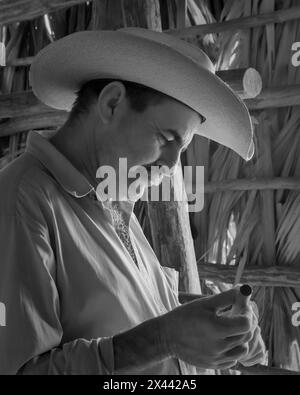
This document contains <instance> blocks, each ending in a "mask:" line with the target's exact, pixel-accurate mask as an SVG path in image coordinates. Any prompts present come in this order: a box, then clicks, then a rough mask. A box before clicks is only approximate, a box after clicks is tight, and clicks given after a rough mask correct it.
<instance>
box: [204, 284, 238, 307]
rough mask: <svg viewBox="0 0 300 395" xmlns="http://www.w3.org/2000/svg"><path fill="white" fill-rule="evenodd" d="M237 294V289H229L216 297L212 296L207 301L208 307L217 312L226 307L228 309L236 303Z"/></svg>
mask: <svg viewBox="0 0 300 395" xmlns="http://www.w3.org/2000/svg"><path fill="white" fill-rule="evenodd" d="M238 292H239V289H238V288H234V289H231V290H229V291H226V292H222V293H220V294H218V295H215V296H212V297H210V298H208V299H207V301H206V302H207V304H208V307H210V308H211V309H214V310H215V311H218V310H220V309H225V308H226V307H230V306H232V305H234V303H235V301H236V296H237V293H238Z"/></svg>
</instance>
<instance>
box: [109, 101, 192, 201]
mask: <svg viewBox="0 0 300 395" xmlns="http://www.w3.org/2000/svg"><path fill="white" fill-rule="evenodd" d="M126 101H127V103H123V109H121V111H120V112H119V117H118V118H117V119H116V120H115V121H114V122H112V125H113V127H111V129H110V131H109V133H107V134H106V135H107V138H106V139H105V140H106V141H105V145H106V147H107V149H108V152H109V153H110V163H113V167H114V168H115V170H116V173H117V174H118V168H119V158H126V159H127V167H128V170H129V169H130V168H132V167H141V166H142V167H144V168H146V169H147V171H148V179H147V177H146V179H145V178H143V179H142V180H143V181H144V182H143V186H142V188H141V189H145V188H146V187H148V186H150V185H152V184H156V185H157V184H159V183H160V182H161V181H162V178H163V176H159V175H158V174H157V172H156V175H155V176H154V177H152V179H151V166H166V167H167V168H168V169H169V171H170V173H171V174H172V173H174V172H175V170H176V167H177V165H178V163H179V159H180V155H181V153H182V152H183V151H184V150H185V149H186V148H187V146H188V145H189V144H190V142H191V140H192V138H193V136H194V133H195V132H196V131H197V129H199V127H200V117H199V115H198V114H197V113H196V112H195V111H193V110H192V109H190V108H188V107H187V106H185V105H184V104H181V103H179V102H177V101H176V100H173V99H171V98H170V99H169V98H167V99H166V100H164V101H162V102H161V103H160V104H156V105H149V106H148V107H147V109H146V110H145V111H144V112H143V113H137V112H136V111H134V110H132V109H131V107H130V105H129V102H128V100H127V99H126ZM120 114H121V115H120ZM170 173H169V174H168V172H166V173H165V175H170ZM152 175H153V172H152ZM133 181H134V179H132V178H128V179H127V185H128V187H129V186H130V184H131V183H132V182H133ZM142 193H143V191H142V190H140V194H139V196H137V198H138V197H140V196H141V194H142Z"/></svg>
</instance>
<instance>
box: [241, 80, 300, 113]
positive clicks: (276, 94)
mask: <svg viewBox="0 0 300 395" xmlns="http://www.w3.org/2000/svg"><path fill="white" fill-rule="evenodd" d="M245 103H246V105H247V107H248V108H249V110H251V111H255V110H263V109H266V108H281V107H290V106H300V85H292V86H283V87H276V88H268V89H264V90H263V91H262V93H261V94H260V95H259V96H257V97H256V98H255V99H248V100H246V101H245Z"/></svg>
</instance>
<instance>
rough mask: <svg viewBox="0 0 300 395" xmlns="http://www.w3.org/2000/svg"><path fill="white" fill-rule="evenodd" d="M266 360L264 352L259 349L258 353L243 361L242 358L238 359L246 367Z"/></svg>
mask: <svg viewBox="0 0 300 395" xmlns="http://www.w3.org/2000/svg"><path fill="white" fill-rule="evenodd" d="M265 360H266V353H265V352H263V351H260V352H259V353H258V354H256V355H255V356H253V357H251V358H249V359H247V360H245V361H243V359H242V360H241V361H240V363H241V364H242V365H244V366H246V367H249V366H253V365H257V364H258V363H260V364H264V362H265Z"/></svg>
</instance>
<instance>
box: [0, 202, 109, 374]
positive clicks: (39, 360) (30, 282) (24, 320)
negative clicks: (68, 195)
mask: <svg viewBox="0 0 300 395" xmlns="http://www.w3.org/2000/svg"><path fill="white" fill-rule="evenodd" d="M0 301H1V303H2V304H3V305H4V306H5V314H6V316H5V321H4V320H2V326H0V374H98V375H102V374H113V366H114V365H113V364H114V360H113V343H112V338H111V337H105V338H98V339H76V340H73V341H71V342H69V343H65V344H62V337H63V328H62V325H61V322H60V301H59V290H58V288H57V285H56V262H55V254H54V251H53V249H52V248H51V245H50V239H49V233H48V229H47V226H46V221H45V219H44V217H43V207H42V203H39V202H38V201H37V200H35V199H30V197H29V196H28V194H23V196H22V195H21V196H19V198H18V199H17V202H16V209H15V213H14V215H12V214H11V213H3V212H2V211H1V213H0ZM3 321H4V323H5V325H3Z"/></svg>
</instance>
